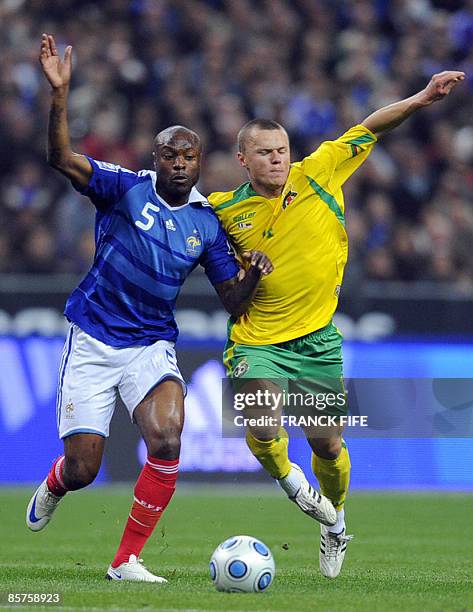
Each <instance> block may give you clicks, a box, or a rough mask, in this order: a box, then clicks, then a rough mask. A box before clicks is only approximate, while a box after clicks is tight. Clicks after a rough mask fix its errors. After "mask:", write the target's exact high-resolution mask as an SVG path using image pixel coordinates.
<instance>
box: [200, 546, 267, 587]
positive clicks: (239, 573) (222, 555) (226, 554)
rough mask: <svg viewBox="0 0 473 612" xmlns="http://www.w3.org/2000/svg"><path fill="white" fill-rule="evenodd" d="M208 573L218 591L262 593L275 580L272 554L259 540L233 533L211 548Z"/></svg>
mask: <svg viewBox="0 0 473 612" xmlns="http://www.w3.org/2000/svg"><path fill="white" fill-rule="evenodd" d="M209 568H210V577H211V579H212V582H213V583H214V585H215V588H216V589H217V591H226V592H235V591H236V592H241V593H263V592H264V591H267V590H268V588H269V586H270V585H271V583H272V582H273V580H274V575H275V573H276V567H275V565H274V558H273V555H272V553H271V551H270V550H269V548H268V547H267V546H266V544H263V542H261V541H260V540H257V539H256V538H253V537H251V536H245V535H240V536H233V537H231V538H228V540H225V542H222V543H221V544H220V545H219V546H217V548H216V549H215V550H214V553H213V555H212V557H211V559H210V564H209Z"/></svg>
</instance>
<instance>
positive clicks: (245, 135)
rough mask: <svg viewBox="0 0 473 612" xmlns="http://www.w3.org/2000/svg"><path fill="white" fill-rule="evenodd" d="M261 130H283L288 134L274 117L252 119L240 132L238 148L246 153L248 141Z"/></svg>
mask: <svg viewBox="0 0 473 612" xmlns="http://www.w3.org/2000/svg"><path fill="white" fill-rule="evenodd" d="M259 130H282V131H283V132H284V133H285V134H286V135H287V132H286V130H285V129H284V128H283V126H282V125H281V124H280V123H278V122H277V121H273V120H272V119H252V120H251V121H248V123H245V125H244V126H243V127H242V128H241V130H240V131H239V132H238V150H239V151H240V153H244V152H245V149H246V146H247V144H248V142H251V141H252V140H254V139H255V135H256V133H257V132H258V131H259Z"/></svg>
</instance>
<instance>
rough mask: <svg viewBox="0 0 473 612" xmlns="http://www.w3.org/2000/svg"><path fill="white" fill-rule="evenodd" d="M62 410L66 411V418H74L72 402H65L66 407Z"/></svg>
mask: <svg viewBox="0 0 473 612" xmlns="http://www.w3.org/2000/svg"><path fill="white" fill-rule="evenodd" d="M64 412H65V413H66V419H73V418H74V404H73V403H72V402H69V403H68V404H66V407H65V408H64Z"/></svg>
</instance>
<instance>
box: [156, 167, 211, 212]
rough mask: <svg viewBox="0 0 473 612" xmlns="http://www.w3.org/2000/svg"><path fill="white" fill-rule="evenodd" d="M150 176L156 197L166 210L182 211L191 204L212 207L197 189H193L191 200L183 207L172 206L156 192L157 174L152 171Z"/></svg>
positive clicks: (190, 195)
mask: <svg viewBox="0 0 473 612" xmlns="http://www.w3.org/2000/svg"><path fill="white" fill-rule="evenodd" d="M149 174H150V176H151V182H152V184H153V192H154V195H155V196H156V198H157V199H158V200H159V201H160V202H161V204H162V205H163V206H165V207H166V208H169V210H180V209H181V208H184V207H185V206H188V205H189V204H200V205H201V206H209V207H210V204H209V202H208V200H207V198H206V197H204V196H203V195H202V194H201V193H200V191H198V190H197V189H196V188H195V187H192V189H191V192H190V194H189V198H188V199H187V202H186V203H185V204H182V205H181V206H171V205H170V204H168V203H167V202H166V200H165V199H164V198H163V197H162V196H160V195H159V194H158V192H157V191H156V172H153V171H152V170H150V172H149Z"/></svg>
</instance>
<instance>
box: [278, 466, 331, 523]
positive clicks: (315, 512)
mask: <svg viewBox="0 0 473 612" xmlns="http://www.w3.org/2000/svg"><path fill="white" fill-rule="evenodd" d="M278 483H279V485H280V487H281V488H283V489H284V490H285V491H286V493H287V494H288V497H289V499H290V500H291V501H293V502H294V503H295V504H297V505H298V506H299V508H300V509H301V510H302V512H305V513H306V514H308V515H309V516H310V517H311V518H313V519H315V520H316V521H318V522H319V523H322V525H327V526H329V527H330V526H332V525H335V523H336V522H337V511H336V510H335V508H334V507H333V504H332V502H331V501H330V500H329V499H328V498H327V497H325V496H324V495H322V494H321V493H319V492H318V491H316V490H315V489H314V488H313V487H312V486H311V485H310V483H309V481H308V480H307V478H306V477H305V475H304V472H303V471H302V470H301V468H300V467H299V466H298V465H297V464H296V463H293V464H292V470H291V472H289V474H288V476H286V477H285V478H281V480H278ZM294 489H297V491H296V492H295V493H294ZM291 493H292V494H291Z"/></svg>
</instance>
